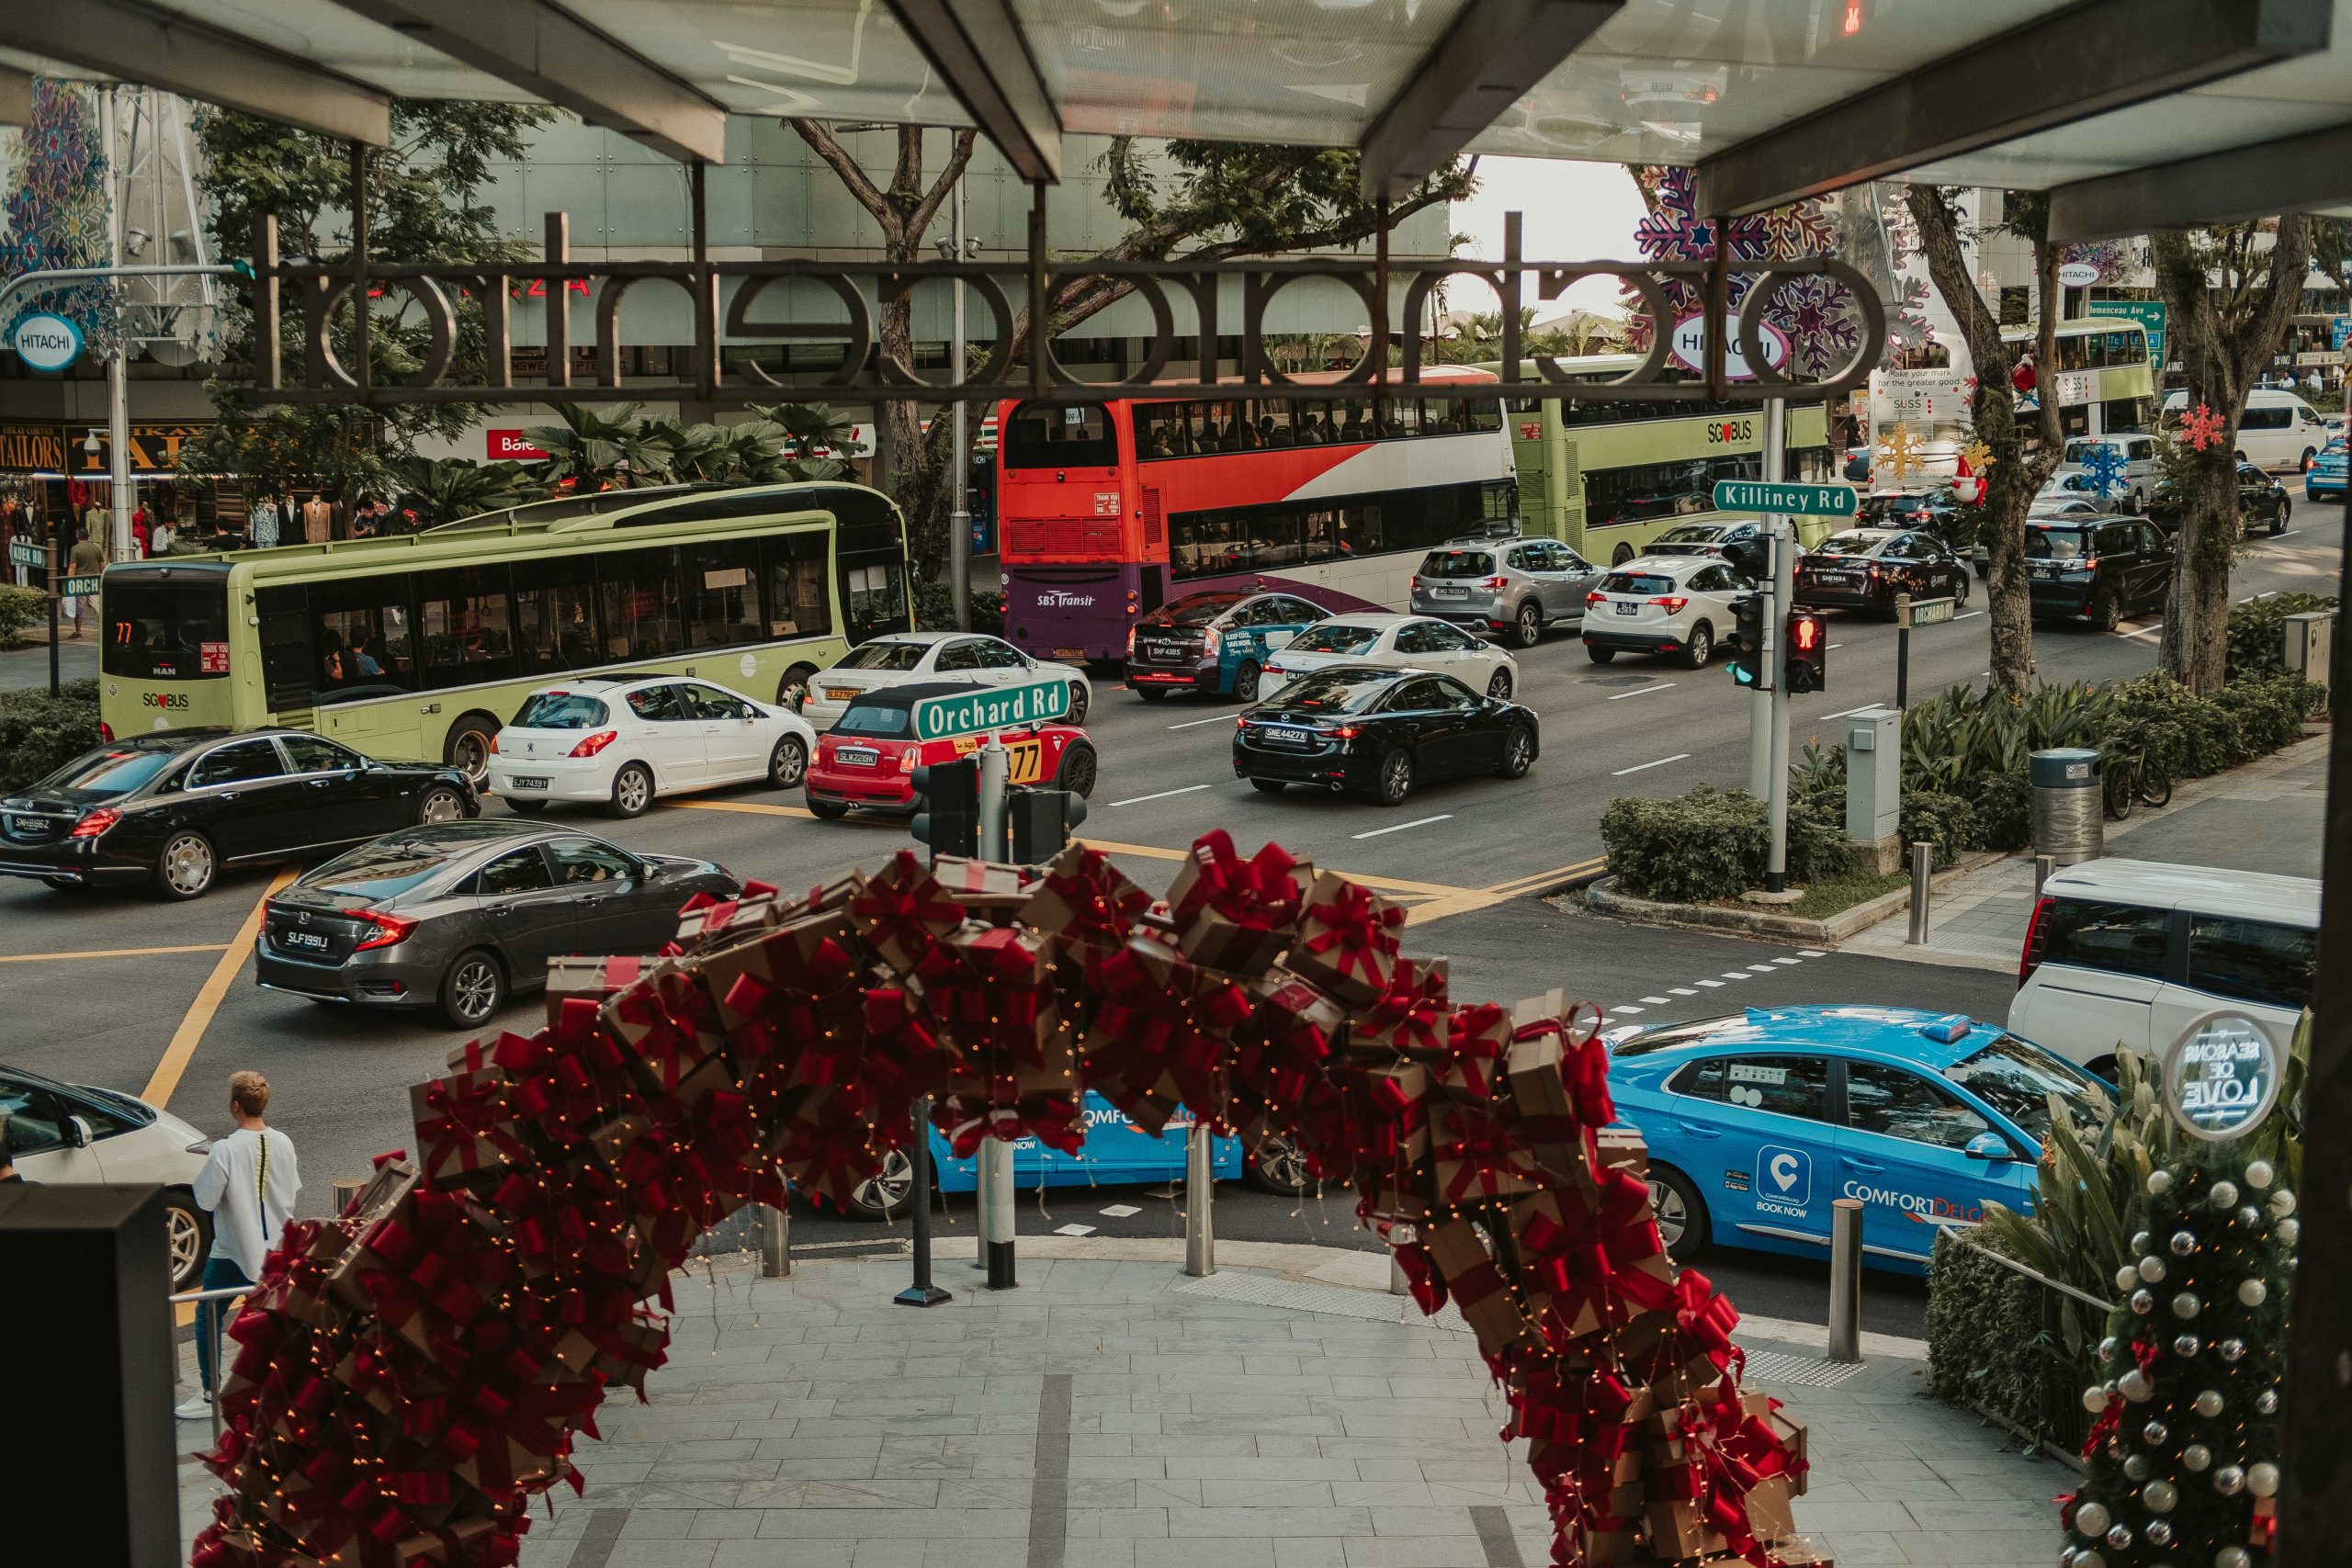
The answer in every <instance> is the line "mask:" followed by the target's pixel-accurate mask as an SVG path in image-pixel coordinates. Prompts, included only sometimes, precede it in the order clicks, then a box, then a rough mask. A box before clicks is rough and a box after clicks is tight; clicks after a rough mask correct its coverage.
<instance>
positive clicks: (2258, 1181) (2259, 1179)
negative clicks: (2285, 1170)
mask: <svg viewBox="0 0 2352 1568" xmlns="http://www.w3.org/2000/svg"><path fill="white" fill-rule="evenodd" d="M2275 1174H2276V1173H2275V1172H2274V1171H2272V1170H2271V1168H2270V1162H2269V1161H2268V1160H2267V1159H2257V1160H2250V1161H2248V1162H2247V1164H2246V1168H2245V1184H2246V1185H2247V1186H2248V1187H2251V1188H2253V1189H2255V1190H2256V1191H2260V1190H2262V1189H2263V1188H2265V1187H2267V1186H2269V1185H2270V1179H2271V1177H2272V1176H2273V1175H2275Z"/></svg>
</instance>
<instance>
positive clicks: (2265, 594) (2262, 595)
mask: <svg viewBox="0 0 2352 1568" xmlns="http://www.w3.org/2000/svg"><path fill="white" fill-rule="evenodd" d="M2276 592H2278V590H2277V589H2276V588H2267V589H2264V590H2263V591H2262V592H2259V593H2249V594H2247V595H2246V596H2245V598H2243V599H2241V600H2239V601H2238V603H2239V604H2253V603H2254V602H2255V601H2256V599H2267V598H2269V597H2270V595H2272V594H2273V593H2276Z"/></svg>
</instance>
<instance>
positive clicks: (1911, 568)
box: [1794, 528, 1968, 615]
mask: <svg viewBox="0 0 2352 1568" xmlns="http://www.w3.org/2000/svg"><path fill="white" fill-rule="evenodd" d="M1794 581H1795V585H1796V592H1795V597H1796V602H1797V603H1798V604H1800V605H1802V606H1804V607H1806V608H1808V609H1849V610H1869V611H1873V612H1875V613H1876V614H1879V615H1893V614H1894V599H1895V595H1897V594H1899V593H1907V594H1909V595H1910V596H1911V597H1912V598H1914V599H1956V600H1958V601H1960V602H1961V603H1962V604H1966V603H1968V568H1967V567H1966V566H1965V565H1963V564H1962V561H1961V558H1959V557H1958V556H1955V555H1953V554H1952V553H1951V548H1950V547H1948V546H1946V545H1945V544H1944V542H1943V541H1942V540H1941V539H1939V538H1938V537H1936V536H1935V535H1933V534H1930V533H1928V532H1927V531H1926V530H1924V529H1910V528H1849V529H1847V530H1845V531H1844V532H1843V533H1838V534H1832V535H1831V536H1829V537H1827V538H1826V539H1824V540H1822V541H1821V543H1819V544H1818V545H1815V547H1813V548H1812V549H1810V550H1808V551H1806V552H1805V553H1804V555H1803V556H1801V557H1799V558H1797V566H1796V573H1795V578H1794Z"/></svg>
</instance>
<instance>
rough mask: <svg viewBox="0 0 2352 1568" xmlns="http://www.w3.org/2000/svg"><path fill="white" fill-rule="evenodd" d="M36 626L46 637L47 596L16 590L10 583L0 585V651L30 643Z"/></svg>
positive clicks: (21, 589)
mask: <svg viewBox="0 0 2352 1568" xmlns="http://www.w3.org/2000/svg"><path fill="white" fill-rule="evenodd" d="M36 626H39V627H40V628H41V630H42V633H43V634H44V635H46V633H47V631H48V628H49V595H48V594H46V593H44V592H41V591H40V589H38V588H19V587H17V585H16V584H15V583H13V582H0V648H11V647H14V646H15V645H16V644H17V643H18V642H20V641H22V642H29V641H31V640H32V637H33V628H34V627H36Z"/></svg>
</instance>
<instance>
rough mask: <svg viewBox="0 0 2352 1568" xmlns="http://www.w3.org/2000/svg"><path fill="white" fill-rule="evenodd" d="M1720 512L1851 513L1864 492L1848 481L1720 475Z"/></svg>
mask: <svg viewBox="0 0 2352 1568" xmlns="http://www.w3.org/2000/svg"><path fill="white" fill-rule="evenodd" d="M1715 510H1716V511H1718V512H1752V513H1758V515H1762V514H1765V513H1790V514H1792V515H1794V516H1799V517H1851V516H1853V515H1854V513H1857V512H1859V511H1860V510H1861V493H1860V491H1857V490H1855V488H1854V487H1853V486H1852V485H1849V484H1799V483H1793V482H1788V481H1783V480H1781V479H1717V480H1716V481H1715Z"/></svg>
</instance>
